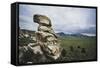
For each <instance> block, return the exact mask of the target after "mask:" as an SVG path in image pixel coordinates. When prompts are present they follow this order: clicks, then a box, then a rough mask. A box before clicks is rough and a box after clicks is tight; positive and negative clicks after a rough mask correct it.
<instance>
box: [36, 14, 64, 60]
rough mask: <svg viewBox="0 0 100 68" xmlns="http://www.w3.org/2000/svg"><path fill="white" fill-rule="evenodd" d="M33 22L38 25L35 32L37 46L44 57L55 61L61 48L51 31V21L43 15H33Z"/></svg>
mask: <svg viewBox="0 0 100 68" xmlns="http://www.w3.org/2000/svg"><path fill="white" fill-rule="evenodd" d="M34 22H35V23H38V24H39V26H38V31H37V32H36V40H37V44H38V45H39V46H40V47H41V49H42V51H43V52H44V54H45V56H46V57H49V58H50V59H53V60H56V59H58V58H59V57H60V56H61V51H62V48H61V46H60V42H59V39H58V37H57V35H56V34H55V32H54V30H53V29H52V24H51V20H50V19H49V18H48V17H47V16H44V15H38V14H36V15H34Z"/></svg>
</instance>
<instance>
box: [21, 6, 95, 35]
mask: <svg viewBox="0 0 100 68" xmlns="http://www.w3.org/2000/svg"><path fill="white" fill-rule="evenodd" d="M34 14H42V15H46V16H48V17H49V18H50V19H51V21H52V25H53V28H54V30H55V31H56V32H66V33H67V32H69V33H71V32H72V33H74V32H78V31H81V30H87V29H89V28H91V27H94V28H95V27H96V25H95V23H96V22H95V14H96V13H95V9H88V8H75V7H74V8H72V7H52V6H39V5H20V19H21V20H25V21H26V24H25V25H24V26H27V27H25V28H26V29H31V30H36V28H37V25H36V23H34V22H33V15H34ZM23 23H24V22H21V25H22V27H23V28H24V26H23Z"/></svg>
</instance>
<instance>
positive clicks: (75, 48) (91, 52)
mask: <svg viewBox="0 0 100 68" xmlns="http://www.w3.org/2000/svg"><path fill="white" fill-rule="evenodd" d="M60 40H61V46H62V47H63V48H64V49H65V50H66V56H65V58H66V59H64V60H66V61H78V60H94V59H96V38H95V37H74V36H73V37H72V36H68V37H61V38H60Z"/></svg>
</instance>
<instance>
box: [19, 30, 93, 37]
mask: <svg viewBox="0 0 100 68" xmlns="http://www.w3.org/2000/svg"><path fill="white" fill-rule="evenodd" d="M19 32H20V33H23V34H29V35H34V34H35V31H31V30H26V29H20V31H19ZM56 34H57V35H58V36H61V37H65V36H75V37H94V35H88V34H85V33H83V34H82V33H73V34H68V33H67V34H66V33H64V32H59V33H56Z"/></svg>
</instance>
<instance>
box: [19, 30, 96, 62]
mask: <svg viewBox="0 0 100 68" xmlns="http://www.w3.org/2000/svg"><path fill="white" fill-rule="evenodd" d="M25 34H27V35H29V37H26V36H25ZM31 37H32V38H31ZM33 37H35V36H34V32H32V31H25V30H23V31H22V32H21V33H20V36H19V46H21V47H23V46H27V45H28V44H29V43H34V42H35V41H34V40H32V39H33ZM59 40H60V42H61V47H63V48H64V56H63V57H62V58H60V59H58V60H57V62H58V61H65V62H67V61H81V60H96V58H97V57H96V37H88V36H60V37H59ZM35 62H36V61H35Z"/></svg>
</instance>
